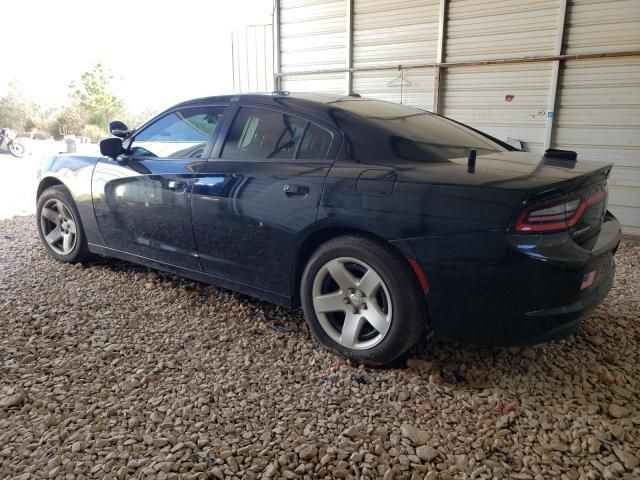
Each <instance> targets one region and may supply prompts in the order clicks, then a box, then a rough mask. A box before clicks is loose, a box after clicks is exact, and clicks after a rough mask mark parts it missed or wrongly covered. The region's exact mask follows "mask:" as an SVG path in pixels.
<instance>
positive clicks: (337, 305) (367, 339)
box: [312, 257, 393, 350]
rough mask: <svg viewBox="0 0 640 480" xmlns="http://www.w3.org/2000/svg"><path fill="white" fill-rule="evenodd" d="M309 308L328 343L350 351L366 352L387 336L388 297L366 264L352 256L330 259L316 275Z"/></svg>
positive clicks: (381, 282) (381, 283) (389, 323)
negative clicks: (329, 341)
mask: <svg viewBox="0 0 640 480" xmlns="http://www.w3.org/2000/svg"><path fill="white" fill-rule="evenodd" d="M312 295H313V308H314V310H315V314H316V317H317V318H318V321H319V323H320V326H321V327H322V329H323V330H324V332H325V333H326V334H327V335H329V337H331V339H332V340H334V341H335V342H337V343H339V344H340V345H342V346H343V347H346V348H349V349H352V350H367V349H370V348H373V347H375V346H376V345H378V344H379V343H380V342H381V341H382V340H384V338H385V337H386V336H387V334H388V332H389V329H390V327H391V320H392V317H393V306H392V302H391V295H390V294H389V289H388V288H387V285H386V284H385V283H384V281H383V280H382V277H381V276H380V274H379V273H378V272H376V271H375V270H374V269H373V268H372V267H371V266H370V265H368V264H366V263H365V262H363V261H362V260H358V259H356V258H352V257H339V258H334V259H333V260H330V261H329V262H327V263H326V264H325V265H324V266H323V267H322V268H321V269H320V270H319V271H318V273H317V274H316V277H315V279H314V281H313V288H312Z"/></svg>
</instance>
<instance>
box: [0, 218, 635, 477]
mask: <svg viewBox="0 0 640 480" xmlns="http://www.w3.org/2000/svg"><path fill="white" fill-rule="evenodd" d="M617 259H618V276H617V281H616V284H615V287H614V288H613V290H612V292H611V293H610V294H609V297H608V298H607V300H606V301H605V303H604V305H602V306H601V307H600V308H599V309H598V310H596V311H595V312H594V313H593V314H592V315H591V316H590V318H589V319H588V321H587V323H586V325H585V327H584V328H583V329H582V330H581V331H580V332H579V333H578V334H577V335H576V336H574V337H572V338H570V339H568V340H565V341H561V342H556V343H553V344H548V345H544V346H538V347H534V348H527V349H524V350H520V349H490V348H478V347H468V346H465V347H462V346H459V345H456V344H452V343H445V342H433V343H431V344H429V345H428V346H426V347H425V348H423V349H421V351H419V352H418V353H417V357H415V358H413V359H411V360H409V361H408V362H407V363H408V365H407V367H406V368H396V369H389V370H381V369H363V368H361V367H355V366H353V365H350V364H348V363H344V362H342V361H340V360H339V359H337V358H336V357H334V356H333V355H331V354H330V353H327V352H326V351H324V350H322V349H320V348H318V346H317V344H316V343H315V341H314V340H313V339H312V337H311V335H310V333H309V331H308V330H307V328H306V326H305V325H304V323H303V319H302V316H301V314H300V312H298V311H290V310H286V309H281V308H277V307H274V306H271V305H268V304H262V303H259V302H257V301H254V300H252V299H249V298H246V297H243V296H240V295H236V294H233V293H230V292H227V291H224V290H220V289H216V288H214V287H209V286H206V285H203V284H199V283H195V282H191V281H186V280H183V279H177V278H174V277H172V276H166V275H163V274H157V273H155V272H151V271H149V270H147V269H144V268H141V267H137V266H133V265H130V264H126V263H123V262H120V261H114V260H106V259H98V260H96V261H94V262H92V263H89V264H87V265H84V266H81V265H77V266H71V265H64V264H61V263H57V262H55V261H54V260H53V259H51V258H50V257H48V256H47V255H46V254H45V253H44V250H43V248H41V247H40V245H39V243H38V241H37V237H36V231H35V228H34V219H33V217H17V218H14V219H10V220H4V221H0V361H1V362H2V364H0V478H20V479H22V478H31V477H34V478H35V477H37V478H42V477H45V478H46V477H48V478H69V479H72V478H119V479H122V478H126V477H136V478H139V477H153V478H233V477H236V478H259V477H262V478H268V477H273V478H332V477H333V478H377V477H384V478H386V479H390V478H421V479H422V478H427V479H430V480H432V479H445V478H510V479H526V478H536V479H538V478H540V479H542V478H545V479H546V478H554V479H557V478H562V479H578V478H622V477H624V478H638V477H640V466H639V465H638V463H639V457H640V454H639V451H640V406H639V405H640V400H639V395H640V370H639V368H638V361H639V360H640V319H639V318H638V317H639V315H638V312H639V311H640V295H639V288H638V285H640V246H632V245H622V246H621V248H620V251H619V253H618V256H617Z"/></svg>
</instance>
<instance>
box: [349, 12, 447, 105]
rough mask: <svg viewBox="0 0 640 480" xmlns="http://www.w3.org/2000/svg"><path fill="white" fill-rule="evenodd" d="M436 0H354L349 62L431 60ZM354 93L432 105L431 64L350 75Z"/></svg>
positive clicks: (382, 63) (372, 64) (371, 64)
mask: <svg viewBox="0 0 640 480" xmlns="http://www.w3.org/2000/svg"><path fill="white" fill-rule="evenodd" d="M439 5H440V2H439V0H409V1H406V2H390V1H389V0H354V2H353V66H354V67H355V68H360V67H375V66H385V65H386V66H388V65H394V64H396V65H415V64H420V63H428V62H434V61H435V60H436V46H437V43H438V9H439ZM353 91H354V92H358V93H361V92H362V94H366V95H368V96H371V97H375V98H380V99H383V100H389V101H393V102H398V103H409V104H412V105H417V106H420V107H423V108H428V109H431V106H432V104H433V68H421V69H407V70H404V71H392V70H385V71H364V72H354V73H353Z"/></svg>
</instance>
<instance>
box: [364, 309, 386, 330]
mask: <svg viewBox="0 0 640 480" xmlns="http://www.w3.org/2000/svg"><path fill="white" fill-rule="evenodd" d="M364 317H365V318H366V319H367V322H369V323H370V324H371V326H372V327H373V328H375V329H376V330H377V331H378V332H379V333H380V334H382V335H386V333H387V332H388V331H389V319H388V318H387V317H388V316H387V315H386V314H385V313H384V312H383V311H382V310H380V307H378V305H377V304H376V303H375V302H371V303H370V304H369V308H368V309H367V310H366V311H365V312H364Z"/></svg>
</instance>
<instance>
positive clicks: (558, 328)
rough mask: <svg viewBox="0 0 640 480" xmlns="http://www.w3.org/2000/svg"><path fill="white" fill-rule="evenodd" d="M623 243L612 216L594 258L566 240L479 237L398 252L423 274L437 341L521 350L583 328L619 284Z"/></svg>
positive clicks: (422, 242)
mask: <svg viewBox="0 0 640 480" xmlns="http://www.w3.org/2000/svg"><path fill="white" fill-rule="evenodd" d="M620 239H621V231H620V225H619V223H618V221H617V220H616V219H615V218H614V217H613V216H611V215H609V216H608V217H607V221H606V222H605V223H604V224H603V227H602V230H601V231H600V233H599V235H598V238H597V239H596V240H595V242H594V243H593V246H592V248H591V249H590V250H586V249H584V248H582V247H580V246H579V245H577V244H575V243H574V242H573V241H572V240H571V239H570V238H569V237H568V235H567V234H566V233H565V234H556V235H544V236H542V235H541V236H531V235H520V236H513V235H510V234H508V233H507V232H479V233H470V234H462V235H455V236H450V237H447V238H441V237H438V238H433V237H423V238H416V239H410V240H402V241H398V242H396V245H397V246H398V248H400V249H401V250H402V251H403V253H405V255H407V256H408V257H410V258H414V259H416V261H417V262H418V263H419V265H420V266H421V268H422V269H423V271H424V273H425V276H426V278H427V280H428V282H429V287H430V290H429V294H428V295H427V304H428V306H429V313H430V322H431V327H432V328H433V330H434V332H435V333H436V335H438V336H440V337H444V338H448V339H452V340H456V341H461V342H468V343H480V344H487V345H500V346H515V345H528V344H534V343H540V342H544V341H548V340H552V339H556V338H561V337H564V336H567V335H569V334H571V333H573V332H574V331H575V330H576V329H577V328H578V326H579V325H580V321H581V318H582V317H583V316H584V315H585V314H586V313H588V312H589V311H590V310H591V309H593V308H595V307H596V306H597V305H599V304H600V303H601V302H602V300H603V299H604V298H605V297H606V295H607V293H608V292H609V290H610V288H611V285H612V284H613V280H614V275H615V264H614V259H613V256H614V253H615V251H616V249H617V247H618V244H619V243H620ZM592 272H593V281H592V283H591V284H589V281H588V279H589V277H588V276H587V275H588V274H590V273H592ZM585 279H586V280H587V281H586V282H585V283H584V284H583V281H584V280H585Z"/></svg>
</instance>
